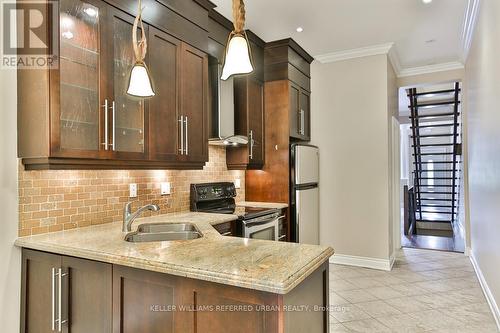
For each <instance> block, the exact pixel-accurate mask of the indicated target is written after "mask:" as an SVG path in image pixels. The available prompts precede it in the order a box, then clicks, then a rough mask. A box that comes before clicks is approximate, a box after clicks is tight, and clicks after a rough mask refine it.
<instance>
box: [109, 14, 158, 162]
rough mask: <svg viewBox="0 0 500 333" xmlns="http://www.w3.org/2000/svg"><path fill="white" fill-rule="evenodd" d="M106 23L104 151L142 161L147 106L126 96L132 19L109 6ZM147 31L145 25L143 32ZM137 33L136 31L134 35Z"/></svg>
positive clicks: (131, 63) (115, 155)
mask: <svg viewBox="0 0 500 333" xmlns="http://www.w3.org/2000/svg"><path fill="white" fill-rule="evenodd" d="M106 23H107V25H108V26H107V31H108V34H107V35H106V36H105V38H107V45H109V47H108V48H107V57H106V62H107V64H108V66H109V67H108V68H109V73H108V75H107V82H105V84H107V86H108V89H109V92H108V99H107V100H108V105H109V109H108V123H106V124H105V126H107V132H108V135H109V137H108V142H109V145H108V150H109V151H111V152H112V155H113V157H114V158H117V159H120V158H121V159H137V160H144V159H145V158H146V147H145V143H146V142H147V136H148V133H147V131H146V122H145V117H146V112H147V109H146V106H147V103H145V101H144V100H143V99H139V98H133V97H130V96H128V95H127V93H126V92H127V89H128V83H129V73H130V69H131V68H132V66H133V65H134V63H135V57H134V52H133V50H132V47H131V45H132V34H131V31H132V26H133V24H134V17H133V16H131V15H129V14H126V13H124V12H122V11H120V10H118V9H115V8H114V7H109V8H108V17H107V19H106ZM148 28H149V27H148V26H147V25H146V26H145V29H146V30H147V29H148ZM140 33H141V32H140V30H139V31H138V33H137V34H138V35H139V34H140ZM146 34H147V31H146ZM138 38H139V36H138ZM146 62H148V59H146Z"/></svg>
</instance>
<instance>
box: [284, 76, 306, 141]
mask: <svg viewBox="0 0 500 333" xmlns="http://www.w3.org/2000/svg"><path fill="white" fill-rule="evenodd" d="M289 84H290V105H289V107H290V110H289V119H290V137H291V138H294V139H298V140H304V141H309V140H310V139H311V130H310V122H311V114H310V96H311V94H310V92H308V91H307V90H305V89H304V88H302V87H300V86H299V85H297V84H295V83H293V82H292V81H290V82H289Z"/></svg>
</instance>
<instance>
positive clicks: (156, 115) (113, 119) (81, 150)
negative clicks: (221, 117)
mask: <svg viewBox="0 0 500 333" xmlns="http://www.w3.org/2000/svg"><path fill="white" fill-rule="evenodd" d="M170 2H171V1H170V0H165V1H162V2H155V3H154V4H152V6H153V7H155V9H156V10H157V11H158V13H165V15H166V16H168V17H171V16H172V14H173V13H172V10H171V9H170V7H168V6H167V5H168V4H169V3H170ZM57 3H58V4H59V19H57V18H56V19H55V21H56V22H59V26H58V27H55V29H57V30H58V32H59V34H58V36H59V37H58V40H57V41H52V42H53V43H54V44H55V42H58V43H59V45H60V64H59V65H60V66H59V67H58V68H53V69H47V70H43V69H40V70H23V69H19V70H18V91H19V92H20V93H19V96H18V126H19V129H18V133H19V134H18V141H19V144H18V147H19V148H18V156H19V157H21V158H22V159H23V163H24V164H25V166H26V169H28V170H29V169H67V168H73V169H107V168H113V169H134V168H154V169H157V168H168V169H177V168H184V169H201V168H202V167H203V166H204V164H205V162H206V161H207V160H208V139H207V138H208V131H207V129H206V127H207V122H208V120H207V112H208V110H207V107H208V106H207V104H208V90H207V89H208V88H207V87H208V60H207V55H206V53H205V52H204V51H202V50H205V49H206V48H207V47H206V45H204V44H203V45H201V46H200V48H201V50H200V48H196V47H194V46H190V45H188V44H187V43H185V42H181V41H180V40H179V39H177V38H174V37H172V36H171V35H169V34H167V33H165V32H163V31H162V30H161V29H159V28H158V26H159V27H160V28H162V29H166V27H168V28H172V31H173V32H175V33H177V34H178V35H180V36H183V35H184V34H192V36H191V37H192V40H191V38H187V37H186V40H189V41H191V42H193V44H194V45H196V46H199V45H200V43H199V42H198V41H199V40H201V39H202V36H201V35H199V33H200V31H204V34H205V36H204V39H205V42H206V40H207V39H208V33H207V32H206V30H203V29H201V30H199V27H196V28H193V30H192V31H191V32H190V29H188V28H187V26H186V24H187V23H186V22H188V21H184V18H182V22H180V21H179V22H177V23H178V24H177V25H176V26H174V27H171V25H170V23H168V24H166V23H165V22H164V21H163V20H162V19H161V18H160V17H158V16H157V15H153V14H151V13H149V12H148V11H146V12H145V14H144V20H145V23H146V24H145V29H146V30H147V31H146V34H147V35H148V36H149V40H148V42H149V43H148V44H149V48H148V53H147V57H146V59H145V60H146V63H147V64H148V66H149V67H150V72H151V75H152V76H153V81H154V84H155V85H156V90H157V96H154V97H153V98H151V99H147V100H144V99H139V98H133V97H130V96H128V95H127V94H126V90H127V87H128V79H129V73H130V70H131V68H132V66H133V64H134V61H135V60H134V54H133V49H132V34H131V31H132V25H133V21H134V15H135V11H136V9H134V8H135V6H136V4H135V2H134V4H135V5H134V6H132V2H131V1H123V2H120V3H117V4H115V3H114V2H113V1H111V3H113V5H114V6H111V5H108V4H107V3H106V2H104V1H100V0H84V1H82V0H61V1H59V2H57ZM164 3H165V4H164ZM202 4H204V2H203V1H202V2H200V3H197V2H194V1H193V3H191V2H189V4H188V3H186V4H184V5H183V6H181V7H179V8H176V9H177V10H186V11H192V13H193V15H195V18H196V19H198V18H199V17H198V16H199V15H201V13H202V12H203V11H204V12H205V16H206V19H208V9H207V8H205V7H204V6H202ZM121 9H123V10H121ZM167 14H168V15H167ZM146 19H147V20H148V21H146ZM150 22H152V23H154V24H157V25H158V26H157V27H153V26H152V25H149V23H150ZM189 24H193V23H192V22H191V23H189ZM193 25H194V24H193ZM206 26H207V23H204V24H203V27H204V28H206ZM179 29H180V30H179ZM181 30H182V31H181ZM49 31H50V29H47V33H49ZM49 40H51V39H50V37H49ZM150 113H151V114H150ZM181 117H182V125H181V123H180V120H181V119H180V118H181ZM181 146H183V147H181ZM181 148H183V149H182V150H181Z"/></svg>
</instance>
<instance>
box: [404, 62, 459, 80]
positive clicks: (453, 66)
mask: <svg viewBox="0 0 500 333" xmlns="http://www.w3.org/2000/svg"><path fill="white" fill-rule="evenodd" d="M464 68H465V66H464V64H463V63H461V62H459V61H452V62H445V63H441V64H434V65H427V66H420V67H413V68H404V69H402V70H401V71H400V72H399V74H398V77H407V76H414V75H422V74H430V73H436V72H444V71H451V70H458V69H464Z"/></svg>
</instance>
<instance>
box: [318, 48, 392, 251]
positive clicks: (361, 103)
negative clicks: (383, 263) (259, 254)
mask: <svg viewBox="0 0 500 333" xmlns="http://www.w3.org/2000/svg"><path fill="white" fill-rule="evenodd" d="M311 77H312V91H313V94H312V98H311V103H312V110H313V112H312V120H311V125H312V143H313V144H315V145H318V146H319V148H320V234H321V236H320V237H321V239H320V241H321V243H322V244H325V245H331V246H332V247H333V248H334V249H335V251H336V253H337V254H340V255H350V256H360V257H369V258H378V259H384V260H388V259H389V255H390V252H391V251H390V250H389V248H390V246H391V245H390V243H391V240H390V238H391V237H392V235H390V229H389V228H390V227H389V220H390V217H389V215H390V207H389V205H390V203H389V201H390V200H389V198H390V194H389V186H390V185H389V176H390V175H389V172H390V170H389V159H390V156H389V151H390V149H389V133H390V127H389V121H388V119H389V117H388V91H387V89H388V79H387V77H388V68H387V56H386V55H378V56H371V57H365V58H358V59H351V60H345V61H340V62H333V63H328V64H320V63H318V62H314V63H313V65H312V74H311Z"/></svg>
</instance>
